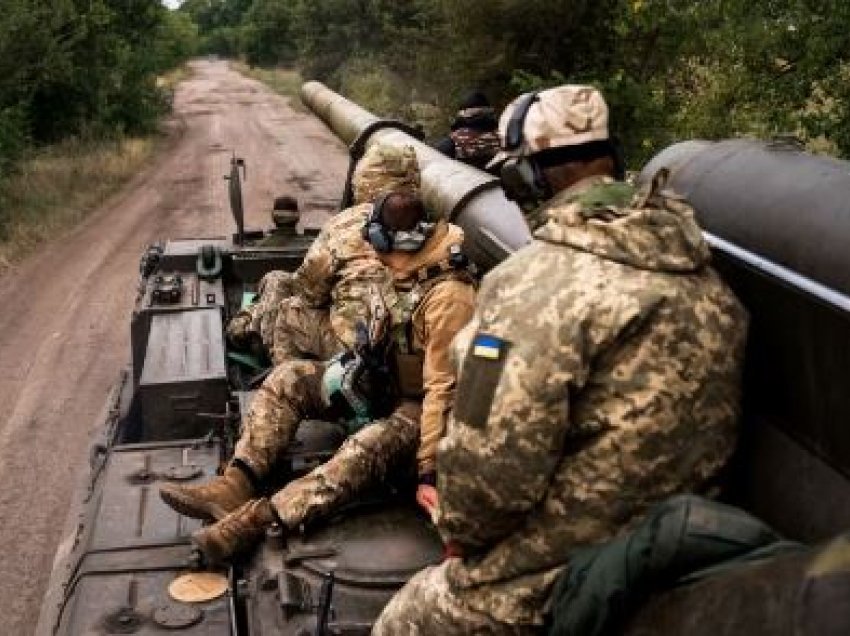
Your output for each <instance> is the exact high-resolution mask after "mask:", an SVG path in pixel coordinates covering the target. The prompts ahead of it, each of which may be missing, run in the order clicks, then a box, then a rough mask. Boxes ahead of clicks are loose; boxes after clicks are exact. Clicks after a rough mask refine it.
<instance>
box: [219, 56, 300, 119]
mask: <svg viewBox="0 0 850 636" xmlns="http://www.w3.org/2000/svg"><path fill="white" fill-rule="evenodd" d="M230 67H231V68H232V69H233V70H234V71H238V72H239V73H242V75H245V76H247V77H251V78H253V79H255V80H259V81H260V82H262V83H263V84H265V85H266V86H268V87H269V88H271V89H272V90H273V91H274V92H275V93H278V94H279V95H283V96H284V97H288V98H289V105H290V106H291V107H292V108H293V109H295V110H297V111H300V112H302V113H303V112H306V109H305V108H304V104H302V103H301V98H300V97H299V91H300V90H301V84H302V83H303V82H304V80H303V79H302V78H301V74H300V73H299V72H298V71H296V70H295V69H289V68H262V67H259V66H249V65H248V64H245V63H244V62H235V61H231V62H230Z"/></svg>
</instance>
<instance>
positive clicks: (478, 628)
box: [372, 561, 534, 636]
mask: <svg viewBox="0 0 850 636" xmlns="http://www.w3.org/2000/svg"><path fill="white" fill-rule="evenodd" d="M448 565H449V562H448V561H447V562H444V563H442V564H440V565H437V566H434V567H430V568H426V569H424V570H422V571H421V572H419V573H418V574H416V575H415V576H414V577H413V578H412V579H410V580H409V581H408V582H407V584H406V585H405V586H404V587H403V588H402V589H401V590H399V592H398V594H396V595H395V596H394V597H393V598H392V600H391V601H390V602H389V603H388V604H387V606H386V607H385V608H384V611H383V612H381V615H380V616H379V617H378V620H377V622H376V623H375V626H374V627H373V628H372V636H395V635H396V634H405V635H409V636H431V635H432V634H440V635H441V636H455V635H457V636H466V635H467V634H481V635H484V634H487V635H488V636H501V635H503V634H504V635H505V636H508V635H511V636H519V635H522V636H525V635H526V634H528V635H530V634H533V633H534V631H533V630H532V628H531V627H523V626H516V625H507V624H505V623H501V622H499V621H496V620H493V618H491V617H490V616H487V615H486V614H482V613H481V612H477V611H475V610H473V609H471V608H469V607H467V606H466V605H465V604H464V603H463V600H462V599H460V598H459V597H458V596H457V595H456V594H455V593H454V592H453V591H452V589H451V586H450V585H449V582H448V580H447V578H446V570H447V568H448Z"/></svg>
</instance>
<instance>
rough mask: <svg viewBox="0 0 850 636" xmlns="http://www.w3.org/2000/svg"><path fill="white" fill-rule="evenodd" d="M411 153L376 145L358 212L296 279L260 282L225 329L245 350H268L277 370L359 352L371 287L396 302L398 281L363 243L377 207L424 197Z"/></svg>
mask: <svg viewBox="0 0 850 636" xmlns="http://www.w3.org/2000/svg"><path fill="white" fill-rule="evenodd" d="M419 182H420V175H419V166H418V164H417V162H416V154H415V153H414V151H413V148H411V147H409V146H407V147H401V148H396V147H393V146H386V145H380V144H376V145H374V146H372V147H371V148H369V150H368V151H367V152H366V154H365V155H364V156H363V158H362V159H361V160H360V161H359V162H358V164H357V167H356V169H355V171H354V174H353V176H352V191H353V196H354V201H355V205H353V206H352V207H350V208H347V209H345V210H343V211H342V212H340V213H339V214H337V215H336V216H335V217H333V218H331V219H330V220H329V221H328V222H327V223H325V225H324V227H323V228H322V231H321V232H320V233H319V236H318V237H316V240H315V241H313V244H312V245H311V246H310V249H309V250H308V251H307V254H306V256H305V257H304V261H303V262H302V264H301V266H300V267H299V268H298V269H297V270H296V271H295V272H293V273H289V272H282V271H273V272H269V273H268V274H266V275H265V276H264V277H263V279H262V280H261V281H260V285H259V290H258V291H259V299H258V300H257V302H255V303H254V304H252V305H251V306H249V307H248V308H247V309H244V310H242V311H240V312H239V313H238V314H237V315H236V316H235V317H234V318H233V319H232V320H231V321H230V324H229V325H228V327H227V335H228V340H229V341H230V342H231V344H233V345H234V346H235V347H236V348H239V349H254V350H255V349H257V348H258V347H257V346H256V345H257V343H260V347H259V348H260V349H265V351H267V352H268V353H269V355H270V358H271V360H272V362H273V363H274V364H280V363H281V362H283V361H285V360H297V359H302V358H311V359H318V360H329V359H330V358H332V357H333V356H334V355H336V354H338V353H340V352H341V351H343V350H345V349H351V347H353V345H354V334H355V324H356V322H357V320H365V321H368V320H369V319H370V317H369V304H368V302H367V299H365V298H364V297H363V294H362V290H363V289H364V288H365V286H369V287H372V286H374V287H377V288H379V289H380V290H381V293H382V294H384V295H385V296H387V297H388V298H389V297H391V296H392V293H393V291H392V276H391V275H390V273H389V272H388V271H387V269H386V267H385V266H384V265H383V264H382V263H381V261H380V260H379V259H378V257H377V255H376V254H375V251H374V250H373V249H372V248H371V247H370V246H369V245H368V244H367V243H365V242H364V241H363V240H362V238H361V236H360V235H361V228H362V226H363V223H364V222H365V220H366V217H367V216H368V215H369V212H370V211H371V209H372V203H373V202H374V201H375V200H376V199H377V198H378V197H379V196H381V195H382V194H385V193H388V192H409V193H411V194H417V193H418V192H419Z"/></svg>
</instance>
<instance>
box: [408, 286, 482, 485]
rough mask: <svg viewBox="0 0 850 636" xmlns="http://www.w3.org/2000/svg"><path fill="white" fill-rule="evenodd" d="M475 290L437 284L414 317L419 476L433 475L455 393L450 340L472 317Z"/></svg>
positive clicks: (467, 287)
mask: <svg viewBox="0 0 850 636" xmlns="http://www.w3.org/2000/svg"><path fill="white" fill-rule="evenodd" d="M474 308H475V290H474V288H473V287H472V285H469V284H467V283H462V282H460V281H454V280H450V281H445V282H442V283H439V284H437V285H436V286H435V287H434V288H433V289H432V290H431V292H430V293H429V294H428V295H427V296H426V297H425V299H423V301H422V305H421V307H420V309H419V311H418V312H417V313H420V315H421V316H422V340H423V343H424V347H425V356H424V358H425V359H424V363H423V366H422V381H423V388H424V391H425V396H424V398H423V400H422V418H421V427H420V431H421V433H420V443H419V451H418V452H417V456H416V458H417V464H418V468H419V474H420V475H425V474H428V473H432V472H434V470H435V468H436V455H437V442H439V441H440V438H442V437H443V435H444V434H445V430H446V420H447V418H448V414H449V412H450V411H451V408H452V404H453V401H454V393H455V384H456V376H455V367H454V364H453V363H452V360H451V358H450V345H451V343H452V339H453V338H454V337H455V335H456V334H457V332H458V331H460V330H461V329H462V328H463V327H464V326H465V325H466V324H467V323H468V322H469V320H470V318H471V317H472V313H473V310H474Z"/></svg>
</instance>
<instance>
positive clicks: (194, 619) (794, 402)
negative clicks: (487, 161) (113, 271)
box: [37, 87, 850, 636]
mask: <svg viewBox="0 0 850 636" xmlns="http://www.w3.org/2000/svg"><path fill="white" fill-rule="evenodd" d="M310 90H313V91H314V93H315V95H314V98H315V99H316V100H318V98H319V96H322V95H324V98H327V97H329V96H328V94H327V93H325V92H324V91H326V89H324V88H323V87H314V89H310ZM305 92H307V89H305ZM364 112H365V111H364ZM349 114H350V113H349ZM361 115H362V113H361ZM366 115H369V114H368V113H366ZM361 120H362V121H361V123H363V122H365V124H363V125H370V124H371V123H372V122H371V120H369V117H365V116H363V117H361ZM358 121H360V120H358ZM358 126H359V124H358ZM358 126H353V127H351V131H350V136H357V135H361V133H362V126H360V127H358ZM390 134H392V135H396V134H402V133H399V132H398V131H393V132H392V133H386V135H390ZM382 138H384V136H382ZM419 150H420V149H419V147H418V146H417V152H419ZM776 152H783V153H786V154H783V155H781V159H780V161H781V162H782V166H784V167H783V168H782V170H785V172H783V175H787V176H785V177H784V178H781V179H776V178H775V174H774V171H775V170H778V169H779V168H777V167H776V164H775V163H774V160H775V159H776V158H777V157H776V156H775V154H774V153H776ZM736 158H737V159H736ZM446 161H448V160H446ZM730 161H742V162H743V163H744V164H745V165H747V166H748V168H750V170H749V171H744V170H741V173H742V174H743V173H745V174H746V175H748V176H747V177H746V178H743V177H742V176H740V175H739V177H740V179H739V180H738V181H736V180H735V172H736V171H735V170H731V174H730V170H729V169H727V168H728V167H729V166H728V165H727V162H730ZM820 161H822V160H820V159H815V158H812V157H809V156H808V155H805V154H803V153H799V152H797V151H789V150H782V151H777V150H774V149H771V148H769V147H767V146H765V145H763V144H756V143H749V142H728V143H724V144H709V143H705V142H698V143H688V144H685V145H684V146H674V147H673V148H671V149H670V150H668V151H666V152H665V153H662V154H661V155H660V156H659V157H657V158H656V159H654V160H653V162H651V163H650V164H649V166H648V167H647V169H646V170H645V172H644V178H649V177H650V176H651V175H652V174H653V173H654V171H655V169H657V168H658V167H660V166H666V167H669V168H671V170H672V180H671V182H670V184H671V186H672V187H673V188H674V189H675V190H678V191H679V192H681V193H683V194H685V195H687V196H689V197H692V198H693V201H694V203H695V204H696V206H697V208H698V209H699V211H700V215H701V216H700V220H701V222H702V223H703V224H704V226H705V227H706V228H707V229H708V232H709V239H710V241H711V242H712V245H713V247H714V251H715V262H716V265H717V267H718V269H719V270H720V271H721V272H722V273H723V275H724V276H725V278H726V279H727V280H728V281H729V282H730V284H731V285H732V286H733V287H734V288H735V290H736V291H737V292H738V294H739V295H740V297H741V298H742V300H743V301H744V303H745V304H746V305H747V307H748V308H749V310H750V312H751V315H752V334H751V345H750V348H749V351H748V361H747V371H746V385H745V421H744V437H743V441H742V444H741V448H740V452H739V455H738V457H737V459H736V463H735V466H734V470H733V474H732V475H730V479H729V482H728V483H727V484H726V488H725V492H724V495H723V496H724V498H725V499H727V500H728V501H731V502H734V503H737V504H739V505H741V506H743V507H745V508H747V509H748V510H751V511H753V512H755V513H756V514H757V515H759V516H760V517H761V518H763V519H764V520H766V521H767V522H768V523H770V524H771V525H773V526H774V527H775V528H777V529H778V530H779V531H781V532H782V533H783V534H785V535H786V536H788V537H789V538H791V539H794V540H798V541H801V542H806V543H810V544H812V545H815V546H817V547H814V548H811V549H805V550H802V551H798V552H796V553H794V554H791V555H788V556H784V557H779V558H774V559H770V560H764V561H760V562H757V563H752V564H748V565H745V566H742V567H740V568H736V569H734V570H731V571H727V572H723V573H718V574H716V575H715V576H711V577H708V578H706V579H703V580H701V581H699V582H695V583H689V584H682V585H678V586H677V587H675V589H673V590H669V589H665V590H653V591H652V595H651V598H649V600H648V602H647V603H646V604H645V605H644V606H643V607H642V609H640V610H639V611H638V612H637V613H636V614H635V615H634V616H633V617H631V620H630V621H628V624H627V626H626V627H625V628H624V630H625V632H626V633H629V634H635V635H638V634H639V635H641V636H643V635H644V634H670V635H672V634H684V633H687V634H739V633H742V632H744V631H749V632H752V633H777V634H784V633H788V634H792V633H793V634H838V633H841V634H844V633H847V631H848V628H850V616H848V603H847V601H846V599H847V598H850V567H848V563H850V561H848V559H847V558H846V556H847V554H848V552H847V547H846V546H847V541H846V540H845V539H843V538H841V537H838V538H835V537H836V535H840V534H841V533H842V532H844V531H846V530H847V528H848V526H850V446H848V444H850V442H848V440H850V438H848V437H847V427H846V426H845V425H844V424H845V422H846V421H847V419H848V417H847V416H848V409H850V397H848V393H847V392H846V391H845V390H844V389H845V386H844V385H845V384H846V382H845V378H846V377H848V373H847V371H848V369H847V365H848V364H850V362H848V361H850V355H848V352H850V346H849V345H850V299H848V298H847V295H846V294H847V293H848V289H847V288H846V287H845V286H844V283H843V282H842V278H841V275H839V274H838V273H836V272H833V271H832V270H833V269H834V268H838V267H840V266H841V265H842V264H844V267H843V269H842V270H841V271H842V272H843V273H846V271H847V270H848V268H847V266H846V265H847V264H846V259H847V254H848V253H850V252H847V251H846V250H843V251H842V250H841V249H838V247H839V246H842V245H846V244H847V243H846V241H843V239H842V236H844V234H843V232H844V231H845V230H850V209H848V206H850V184H848V180H847V178H846V175H847V174H848V173H850V164H847V163H845V162H835V161H827V162H826V163H825V164H823V165H822V164H820V163H818V162H820ZM759 166H762V167H764V172H765V173H764V174H762V173H761V172H759V170H757V169H756V168H757V167H759ZM724 171H725V172H724ZM827 173H829V174H830V175H834V178H833V177H830V178H829V179H826V181H818V179H825V178H826V177H824V175H826V174H827ZM839 174H843V175H844V178H843V179H841V178H839V177H838V175H839ZM720 175H723V176H722V178H721V176H720ZM810 182H812V183H817V184H819V185H818V186H817V188H813V187H811V186H808V185H807V184H809V183H810ZM762 184H770V185H765V186H764V187H766V188H768V190H769V194H770V195H771V196H770V197H764V198H762V197H759V196H756V195H754V194H753V193H757V192H758V189H759V188H760V187H762ZM783 188H784V189H783ZM820 189H826V190H829V192H830V194H829V195H828V197H831V198H830V199H829V200H830V201H832V203H831V204H830V205H824V206H820V205H819V204H818V205H808V204H807V202H809V203H810V202H811V199H812V196H813V195H812V192H817V193H818V194H819V193H820ZM487 190H489V191H490V192H491V193H495V192H496V190H495V189H494V188H493V186H490V185H488V186H487ZM470 192H473V194H474V192H475V188H471V189H470ZM735 192H738V193H739V194H740V196H737V197H736V196H735ZM479 194H480V192H479ZM472 198H474V196H473V197H472ZM434 200H435V201H436V200H437V199H434ZM459 200H462V197H461V198H460V199H457V200H455V199H452V197H448V198H445V199H444V201H453V202H451V203H443V204H438V211H441V213H443V214H450V213H451V212H450V211H451V210H453V209H456V208H457V206H458V205H459V203H458V201H459ZM470 200H471V199H470ZM798 200H799V203H796V201H798ZM768 201H770V203H768ZM781 202H784V204H785V205H786V207H785V208H783V210H782V212H781V214H780V213H778V212H776V211H775V210H774V209H773V206H774V205H779V203H781ZM439 206H442V207H439ZM459 218H460V217H459ZM482 222H483V223H487V222H486V221H482V218H480V217H478V216H477V212H476V213H473V214H471V216H469V217H466V223H467V224H468V226H469V227H474V226H475V224H476V223H482ZM778 224H779V226H778ZM804 226H805V228H809V229H811V228H815V227H817V228H820V229H819V230H818V232H816V233H807V231H805V228H804ZM821 230H822V231H821ZM500 231H501V230H500ZM278 234H279V235H278V236H277V240H276V241H275V243H276V244H277V245H279V247H263V246H261V245H259V244H257V243H256V242H255V239H257V238H260V237H261V236H262V233H256V232H251V231H249V230H245V229H244V228H242V227H240V231H239V232H238V233H237V235H236V236H234V237H219V238H215V239H188V240H175V241H169V242H167V243H165V244H164V245H162V246H159V247H156V248H153V249H152V250H151V251H149V253H148V254H147V255H146V256H145V259H144V260H143V268H142V274H143V276H142V278H141V281H140V287H139V293H138V299H137V303H136V308H135V311H134V313H133V316H132V320H131V334H132V365H131V367H130V369H128V370H127V372H125V373H124V374H123V375H122V376H121V378H120V379H119V382H118V384H117V387H116V389H115V391H114V392H113V395H112V396H111V397H110V399H109V401H108V403H107V405H106V409H105V411H104V414H103V416H102V423H101V430H102V432H101V433H100V435H99V437H98V439H97V440H96V441H95V443H94V445H93V447H92V453H91V456H90V470H88V471H86V474H85V476H84V481H83V483H82V485H81V489H80V493H81V496H80V501H79V504H78V506H77V507H76V508H75V509H74V510H72V511H71V513H70V515H69V519H68V523H67V525H66V538H65V540H64V542H63V544H62V547H61V548H60V550H59V553H58V555H57V559H56V564H55V568H54V571H53V574H52V577H51V583H50V588H49V591H48V594H47V596H46V597H45V602H44V606H43V610H42V615H41V618H40V621H39V625H38V629H37V633H39V634H61V635H63V636H71V635H74V636H77V635H82V634H158V633H166V632H167V633H173V632H175V631H178V632H184V633H187V634H188V633H191V634H204V635H209V636H225V635H229V636H236V635H242V636H260V635H272V634H283V635H295V634H299V635H301V634H368V633H369V631H370V629H371V625H372V622H373V621H374V619H375V617H376V616H377V615H378V613H379V612H380V610H381V608H382V607H383V606H384V605H385V604H386V603H387V601H388V600H389V598H390V597H391V596H392V594H393V593H394V592H395V591H396V590H397V589H398V588H399V587H400V586H401V585H403V583H404V582H405V581H406V580H407V579H408V578H409V577H410V576H411V575H412V574H413V573H414V572H415V571H417V570H418V569H421V568H422V567H425V566H427V565H428V564H430V563H433V562H435V561H437V560H439V559H440V558H441V546H440V544H439V540H438V538H437V536H436V534H435V532H434V530H433V528H432V526H431V524H430V522H429V520H427V519H426V518H425V517H424V515H423V514H422V513H420V512H419V511H418V510H417V509H416V508H415V506H413V505H412V503H411V502H412V499H413V497H412V487H411V486H408V485H405V484H398V483H392V484H383V485H381V486H379V487H377V488H376V489H375V490H374V491H373V492H370V493H368V495H365V496H364V497H363V498H362V500H361V501H360V502H359V503H358V504H357V505H354V506H351V507H349V508H347V509H345V510H342V511H340V512H339V514H338V515H337V516H335V517H334V518H332V519H330V520H327V521H326V522H325V523H322V524H320V525H316V526H315V527H309V528H304V529H303V530H304V531H303V532H302V533H299V534H297V535H295V536H282V535H281V533H280V532H278V531H276V530H274V529H273V530H272V531H270V532H269V533H268V535H267V537H266V539H265V540H264V541H263V542H262V544H261V545H260V547H259V548H258V549H257V550H256V551H255V552H254V553H253V554H251V555H248V556H247V557H246V558H244V559H242V560H240V561H238V562H236V563H234V564H233V566H232V567H231V568H229V569H227V570H225V571H222V575H223V576H224V577H225V586H224V587H225V588H226V591H225V593H224V594H222V595H218V596H215V597H213V598H211V599H209V600H207V601H204V602H197V603H185V602H181V601H177V600H175V598H174V597H173V596H172V595H171V594H170V593H169V587H170V585H171V584H172V583H173V582H174V580H175V579H176V578H177V577H178V576H180V575H181V574H184V573H186V572H192V571H195V570H196V569H197V568H198V567H199V565H200V563H199V560H198V555H197V554H196V553H195V552H194V551H193V550H192V547H191V544H190V541H189V536H190V534H191V532H192V531H193V530H194V529H195V528H197V527H198V525H197V522H195V521H191V520H188V519H186V518H184V517H181V516H180V515H178V514H176V513H175V512H173V511H172V510H170V509H169V508H168V507H166V506H165V505H164V504H162V503H161V501H160V499H159V497H158V493H157V489H158V485H159V484H161V483H163V482H165V481H181V482H184V483H192V482H197V481H202V480H205V479H208V478H209V477H210V476H211V475H212V474H214V473H215V472H216V471H217V470H220V469H221V467H222V466H223V465H224V464H225V463H226V462H227V460H228V459H229V457H230V455H231V453H232V445H233V440H234V437H235V435H236V434H237V432H238V424H239V421H240V419H241V416H242V414H243V413H244V412H245V411H246V408H247V405H248V404H249V402H250V399H251V394H252V391H253V390H254V389H255V388H256V386H257V384H258V382H259V380H260V379H261V377H260V376H258V375H257V373H256V371H255V370H253V369H251V368H249V367H246V366H244V364H243V362H241V361H239V360H237V359H235V358H234V357H233V356H231V355H230V352H229V351H228V348H227V346H226V344H225V340H224V334H223V332H222V326H223V325H224V324H226V321H227V320H228V319H229V318H230V317H231V316H232V315H233V314H234V312H235V311H237V310H238V308H239V307H240V305H241V303H242V299H243V297H244V296H245V295H246V294H250V292H252V291H253V290H254V289H256V285H257V282H258V281H259V279H260V277H261V276H262V275H263V274H264V273H265V272H267V271H270V270H272V269H284V270H293V269H294V268H296V267H297V266H298V264H299V263H300V261H301V258H302V257H303V255H304V253H305V251H306V249H307V247H308V245H309V244H310V241H311V240H312V238H311V236H305V235H298V234H296V233H295V232H294V231H290V230H286V231H279V232H278ZM508 235H509V236H508V238H510V241H507V240H506V241H500V242H501V243H502V244H503V245H507V246H508V249H506V250H504V252H502V253H500V252H498V251H493V250H490V249H489V248H481V249H480V251H479V252H478V254H479V257H480V258H481V259H482V264H483V265H485V266H486V265H487V264H492V262H494V261H495V260H498V258H501V257H502V256H504V254H505V253H507V252H509V251H511V250H512V249H514V248H516V247H519V246H521V245H522V244H523V242H524V241H526V240H528V234H527V231H524V232H519V233H516V234H511V233H510V232H508ZM801 243H804V244H805V245H802V246H801ZM500 254H501V255H500ZM487 259H490V260H489V261H488V260H487ZM343 437H344V434H343V432H342V431H341V429H340V427H339V426H337V425H336V424H334V423H327V422H304V423H303V424H302V426H301V427H300V429H299V432H298V436H297V439H296V440H295V442H294V443H293V444H292V446H291V447H290V449H289V450H288V452H287V453H286V457H285V459H284V461H283V462H282V465H281V466H280V467H279V471H278V476H279V479H280V481H282V482H285V481H287V480H289V479H292V478H294V477H297V476H298V475H301V474H304V473H305V472H307V471H308V470H310V468H311V467H313V466H315V465H317V463H319V462H321V461H323V460H324V459H326V458H327V457H329V456H330V454H332V453H333V452H334V450H335V449H336V448H337V447H338V446H339V444H340V443H341V442H342V439H343ZM825 545H826V546H827V547H823V546H825Z"/></svg>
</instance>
